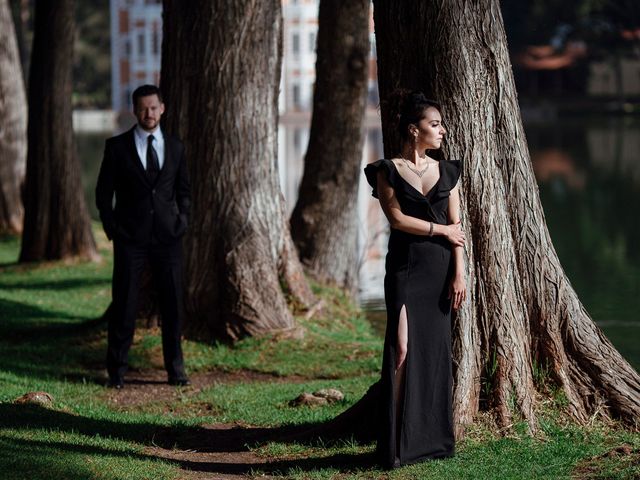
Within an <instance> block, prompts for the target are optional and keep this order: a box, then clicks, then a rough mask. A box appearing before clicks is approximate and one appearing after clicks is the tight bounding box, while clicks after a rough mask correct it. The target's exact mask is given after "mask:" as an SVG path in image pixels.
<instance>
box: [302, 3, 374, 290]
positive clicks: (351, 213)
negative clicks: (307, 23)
mask: <svg viewBox="0 0 640 480" xmlns="http://www.w3.org/2000/svg"><path fill="white" fill-rule="evenodd" d="M318 21H319V27H318V37H317V42H318V44H317V45H318V46H317V60H316V83H315V91H314V97H313V116H312V119H311V131H310V137H309V146H308V149H307V154H306V156H305V160H304V175H303V177H302V182H301V184H300V193H299V196H298V201H297V203H296V206H295V208H294V210H293V213H292V215H291V233H292V235H293V240H294V243H295V245H296V247H297V249H298V252H299V254H300V259H301V260H302V263H303V264H304V265H305V267H306V268H307V271H308V272H309V273H310V274H311V275H313V276H314V277H315V278H316V279H318V280H320V281H322V282H329V283H333V284H336V285H338V286H341V287H344V288H347V289H349V290H351V291H353V290H354V289H355V287H356V286H357V275H358V271H357V267H358V262H357V225H358V222H357V209H356V208H355V203H356V199H357V194H358V184H359V182H358V178H359V175H360V166H361V161H362V145H363V140H364V128H363V119H364V112H365V106H366V98H367V97H366V95H367V73H368V57H369V28H368V27H369V1H367V0H358V1H353V2H342V1H340V0H321V1H320V11H319V18H318Z"/></svg>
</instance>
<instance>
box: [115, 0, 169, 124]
mask: <svg viewBox="0 0 640 480" xmlns="http://www.w3.org/2000/svg"><path fill="white" fill-rule="evenodd" d="M110 7H111V92H112V93H111V105H112V108H113V110H114V111H115V112H117V113H121V112H130V111H131V93H132V92H133V91H134V90H135V89H136V87H138V86H139V85H143V84H145V83H152V84H155V85H157V84H158V83H159V82H160V58H161V57H160V56H161V51H162V1H161V0H110Z"/></svg>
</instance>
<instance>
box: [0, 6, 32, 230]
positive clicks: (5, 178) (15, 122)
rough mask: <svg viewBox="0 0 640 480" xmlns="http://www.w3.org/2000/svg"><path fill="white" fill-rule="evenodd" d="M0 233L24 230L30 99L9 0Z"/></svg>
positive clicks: (1, 97)
mask: <svg viewBox="0 0 640 480" xmlns="http://www.w3.org/2000/svg"><path fill="white" fill-rule="evenodd" d="M0 123H1V124H2V127H0V235H4V234H17V233H20V232H22V221H23V216H24V209H23V208H22V195H21V190H22V185H23V182H24V174H25V168H26V160H27V98H26V94H25V91H24V81H23V79H22V67H21V66H20V54H19V51H18V45H17V43H16V34H15V31H14V28H13V19H12V17H11V10H10V8H9V2H8V0H0Z"/></svg>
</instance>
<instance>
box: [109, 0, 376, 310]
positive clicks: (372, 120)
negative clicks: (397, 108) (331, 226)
mask: <svg viewBox="0 0 640 480" xmlns="http://www.w3.org/2000/svg"><path fill="white" fill-rule="evenodd" d="M110 2H111V52H112V53H111V63H112V73H111V75H112V95H113V99H112V104H113V110H114V111H115V112H117V113H123V112H130V111H131V93H132V92H133V90H135V88H136V87H138V86H139V85H142V84H145V83H153V84H156V85H157V84H158V83H159V79H160V64H161V58H160V55H161V45H162V4H161V2H160V1H159V0H110ZM318 6H319V0H282V11H283V20H284V25H283V59H282V75H281V80H280V82H281V83H280V98H279V100H278V104H279V110H280V123H279V128H278V171H279V175H280V185H281V188H282V193H283V195H284V197H285V200H286V205H287V210H288V213H291V210H292V209H293V207H294V205H295V202H296V199H297V197H298V188H299V184H300V180H301V179H302V173H303V168H304V154H305V152H306V150H307V144H308V141H309V127H310V123H311V110H312V107H313V90H314V84H315V65H316V37H317V32H318ZM369 32H370V39H371V55H370V68H369V92H368V108H367V113H366V118H365V131H366V136H365V144H364V150H363V166H364V165H365V164H366V163H369V162H371V161H373V160H376V159H378V158H381V157H382V134H381V130H380V118H379V116H378V112H377V104H378V84H377V71H376V55H375V37H374V34H373V17H371V19H370V23H369ZM360 182H361V183H360V194H359V197H358V203H357V206H355V207H356V208H357V209H358V217H359V235H358V244H359V250H360V252H361V254H360V257H361V259H362V263H363V268H362V270H361V272H362V274H361V275H360V280H361V281H360V283H361V288H360V290H361V292H362V294H361V298H362V299H364V300H367V299H369V298H371V299H377V300H379V299H380V298H382V295H383V290H382V288H383V285H382V275H383V274H384V254H385V252H386V239H387V222H386V220H385V219H384V216H383V215H382V213H381V210H380V207H379V206H378V202H377V201H375V200H372V197H371V188H370V187H369V185H368V184H367V183H366V180H365V179H364V175H362V176H361V180H360ZM345 208H354V206H350V205H345Z"/></svg>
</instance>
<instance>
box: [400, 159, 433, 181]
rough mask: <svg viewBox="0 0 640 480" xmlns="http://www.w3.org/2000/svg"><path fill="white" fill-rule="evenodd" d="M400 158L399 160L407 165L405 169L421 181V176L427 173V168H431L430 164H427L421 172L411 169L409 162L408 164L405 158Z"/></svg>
mask: <svg viewBox="0 0 640 480" xmlns="http://www.w3.org/2000/svg"><path fill="white" fill-rule="evenodd" d="M400 158H401V159H402V161H403V162H404V163H405V164H406V165H407V168H408V169H409V170H411V171H412V172H413V173H415V174H416V175H417V176H418V178H420V179H422V176H423V175H424V174H425V173H427V170H429V167H430V166H431V163H429V162H427V166H426V167H424V169H422V170H416V169H415V168H413V167H412V166H411V162H410V161H409V160H407V159H406V158H404V157H400Z"/></svg>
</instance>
